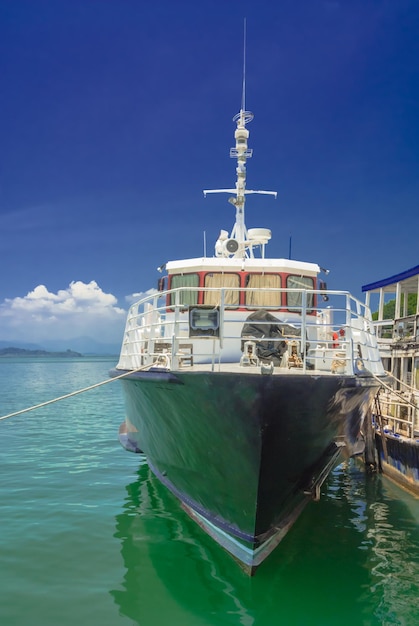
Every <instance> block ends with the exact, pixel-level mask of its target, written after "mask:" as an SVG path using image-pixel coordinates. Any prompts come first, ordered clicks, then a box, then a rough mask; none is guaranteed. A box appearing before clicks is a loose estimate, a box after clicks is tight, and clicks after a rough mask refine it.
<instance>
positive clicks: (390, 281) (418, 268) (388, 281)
mask: <svg viewBox="0 0 419 626" xmlns="http://www.w3.org/2000/svg"><path fill="white" fill-rule="evenodd" d="M418 274H419V265H415V267H411V268H410V270H406V271H405V272H401V273H400V274H395V275H394V276H390V277H389V278H384V279H383V280H379V281H377V282H376V283H370V284H369V285H364V286H363V287H362V291H375V290H377V289H381V288H383V287H388V286H389V285H395V284H396V283H400V282H401V281H403V280H407V279H408V278H412V277H413V276H417V275H418Z"/></svg>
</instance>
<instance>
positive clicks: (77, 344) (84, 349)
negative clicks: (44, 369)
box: [0, 337, 121, 356]
mask: <svg viewBox="0 0 419 626" xmlns="http://www.w3.org/2000/svg"><path fill="white" fill-rule="evenodd" d="M10 347H14V348H21V349H24V350H44V351H46V352H67V350H68V349H70V350H71V351H75V352H79V353H80V354H84V355H97V356H114V355H118V354H119V350H120V347H121V346H120V344H112V343H100V342H99V341H96V340H95V339H92V338H91V337H74V338H73V339H48V340H45V341H42V344H41V343H30V342H29V341H20V340H19V339H16V340H15V339H8V340H4V339H3V340H0V350H1V349H2V348H10Z"/></svg>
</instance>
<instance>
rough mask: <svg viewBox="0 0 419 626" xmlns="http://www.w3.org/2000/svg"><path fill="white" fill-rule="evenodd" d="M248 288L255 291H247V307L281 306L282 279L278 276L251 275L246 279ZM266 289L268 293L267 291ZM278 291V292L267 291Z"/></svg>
mask: <svg viewBox="0 0 419 626" xmlns="http://www.w3.org/2000/svg"><path fill="white" fill-rule="evenodd" d="M246 287H247V288H248V289H252V290H253V289H254V291H246V305H247V306H249V307H258V306H264V307H268V306H269V307H275V308H279V307H280V306H281V292H280V291H279V289H280V288H281V277H280V276H279V275H278V274H249V275H248V277H247V279H246ZM265 289H266V291H265ZM268 289H278V291H267V290H268Z"/></svg>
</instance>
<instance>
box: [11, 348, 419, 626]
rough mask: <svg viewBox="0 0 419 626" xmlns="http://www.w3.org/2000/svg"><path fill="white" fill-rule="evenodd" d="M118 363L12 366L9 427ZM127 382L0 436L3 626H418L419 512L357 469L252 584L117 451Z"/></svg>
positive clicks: (326, 492)
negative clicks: (30, 409) (17, 413)
mask: <svg viewBox="0 0 419 626" xmlns="http://www.w3.org/2000/svg"><path fill="white" fill-rule="evenodd" d="M115 361H116V359H113V358H83V359H77V360H68V359H43V360H41V359H1V360H0V413H1V415H5V414H7V413H10V412H12V411H15V410H19V409H21V408H24V407H26V406H31V405H34V404H37V403H39V402H43V401H45V400H48V399H51V398H54V397H57V396H61V395H63V394H66V393H69V392H71V391H73V390H76V389H80V388H82V387H86V386H88V385H92V384H94V383H97V382H100V381H102V380H105V379H107V377H108V371H109V369H111V367H113V366H114V364H115ZM123 415H124V409H123V398H122V393H121V388H120V383H118V382H116V381H114V382H112V383H111V384H109V385H106V386H103V387H100V388H98V389H97V390H94V391H89V392H87V393H85V394H82V395H80V396H76V397H74V398H71V399H68V400H64V401H62V402H60V403H57V404H53V405H50V406H48V407H45V408H43V409H38V410H37V411H34V412H31V413H27V414H23V415H21V416H18V417H14V418H10V419H8V420H5V421H1V422H0V441H1V448H0V471H1V483H0V624H1V625H2V626H38V625H39V626H67V625H68V626H70V625H71V626H74V625H76V626H114V625H115V626H119V625H121V626H122V625H123V624H132V625H134V624H135V625H136V624H138V625H141V626H155V625H156V626H159V625H164V626H166V625H170V626H178V625H179V626H218V625H234V626H239V625H241V626H276V625H284V626H294V625H298V626H311V625H316V626H317V625H319V626H335V625H336V626H346V625H348V626H349V625H351V626H358V625H360V626H361V625H362V626H375V625H386V626H387V625H390V624H399V625H403V626H416V625H418V624H419V501H418V500H417V499H415V498H413V497H412V496H410V495H409V494H407V493H405V492H404V491H402V490H400V489H398V488H397V487H395V486H394V485H393V484H392V483H390V482H388V481H387V480H385V479H382V478H381V477H380V476H376V477H373V478H371V479H368V478H367V477H366V476H365V475H364V473H363V471H362V467H361V466H359V465H358V464H356V463H354V462H353V461H351V462H349V463H346V464H343V465H341V466H340V467H338V468H337V469H336V470H335V471H334V472H333V474H332V475H331V476H330V478H329V479H328V481H327V483H326V484H325V485H324V486H323V488H322V499H321V501H320V502H319V503H311V504H309V506H308V507H307V509H306V510H305V512H304V513H303V515H302V517H301V518H300V519H299V520H298V521H297V522H296V524H295V526H294V528H293V529H292V530H291V532H290V533H289V534H288V535H287V537H286V538H285V539H284V541H283V542H282V544H280V546H279V547H278V549H277V550H276V551H275V552H274V553H273V554H272V555H271V556H270V557H269V559H268V560H267V561H266V562H265V563H264V564H263V565H262V567H261V568H260V569H259V570H258V572H257V574H256V576H255V577H254V578H253V579H249V578H248V577H246V576H245V575H244V574H243V573H242V571H241V570H240V569H239V567H238V566H237V565H236V564H235V563H234V562H233V561H232V559H231V558H230V557H229V556H228V555H227V554H225V553H224V552H223V551H222V550H221V548H219V547H218V546H216V545H215V544H214V543H213V542H212V541H211V540H210V539H209V538H208V537H207V536H206V535H204V534H203V532H202V531H201V530H200V529H199V528H198V527H197V526H196V525H195V524H194V523H193V522H192V521H191V520H190V519H189V518H188V517H187V516H186V514H185V513H184V512H183V511H182V509H181V508H180V506H179V504H178V503H177V501H176V500H175V499H174V498H173V496H172V495H171V494H169V493H168V492H167V491H166V490H165V489H164V488H163V487H162V486H161V485H160V484H159V483H158V481H157V480H156V479H155V478H154V477H153V476H152V475H151V473H150V471H149V469H148V467H147V464H146V461H145V460H144V459H143V458H141V457H139V456H138V455H133V454H129V453H127V452H125V451H124V450H123V449H122V448H121V447H120V446H119V443H118V441H117V432H118V427H119V424H120V422H121V421H122V419H123Z"/></svg>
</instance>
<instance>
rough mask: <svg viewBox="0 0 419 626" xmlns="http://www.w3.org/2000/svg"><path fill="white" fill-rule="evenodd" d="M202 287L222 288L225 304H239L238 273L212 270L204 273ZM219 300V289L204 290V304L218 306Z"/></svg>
mask: <svg viewBox="0 0 419 626" xmlns="http://www.w3.org/2000/svg"><path fill="white" fill-rule="evenodd" d="M204 287H207V288H208V287H210V288H212V289H222V288H224V289H225V291H224V303H225V305H226V306H239V295H240V292H239V288H240V276H239V275H238V274H230V273H221V272H214V273H210V274H206V275H205V280H204ZM220 301H221V292H220V291H204V304H209V305H212V306H218V305H219V304H220Z"/></svg>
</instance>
